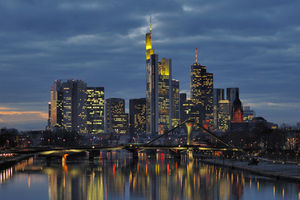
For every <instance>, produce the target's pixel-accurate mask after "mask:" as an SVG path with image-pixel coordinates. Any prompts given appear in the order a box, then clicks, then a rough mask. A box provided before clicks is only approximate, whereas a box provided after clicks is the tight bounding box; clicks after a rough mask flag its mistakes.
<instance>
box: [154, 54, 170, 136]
mask: <svg viewBox="0 0 300 200" xmlns="http://www.w3.org/2000/svg"><path fill="white" fill-rule="evenodd" d="M171 66H172V65H171V59H166V58H162V59H161V61H160V62H159V63H158V88H157V90H155V92H158V133H159V134H163V133H164V131H165V130H168V129H170V128H171V126H172V118H171V114H172V112H171V95H172V90H171V87H172V77H171V74H172V67H171Z"/></svg>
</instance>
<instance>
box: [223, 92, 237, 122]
mask: <svg viewBox="0 0 300 200" xmlns="http://www.w3.org/2000/svg"><path fill="white" fill-rule="evenodd" d="M236 95H239V88H227V89H226V97H227V100H229V108H230V115H231V116H232V104H233V102H234V100H235V98H236Z"/></svg>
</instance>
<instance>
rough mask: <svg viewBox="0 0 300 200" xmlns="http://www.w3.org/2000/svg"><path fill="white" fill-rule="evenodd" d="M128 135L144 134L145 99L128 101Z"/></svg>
mask: <svg viewBox="0 0 300 200" xmlns="http://www.w3.org/2000/svg"><path fill="white" fill-rule="evenodd" d="M129 126H130V129H129V130H130V134H138V133H145V132H146V98H140V99H130V100H129Z"/></svg>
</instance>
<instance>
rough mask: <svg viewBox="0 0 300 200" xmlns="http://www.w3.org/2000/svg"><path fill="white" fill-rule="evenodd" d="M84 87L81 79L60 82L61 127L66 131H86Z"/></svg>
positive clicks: (85, 86)
mask: <svg viewBox="0 0 300 200" xmlns="http://www.w3.org/2000/svg"><path fill="white" fill-rule="evenodd" d="M86 88H87V85H86V83H85V82H83V81H81V80H68V81H67V82H64V83H62V89H63V127H64V128H65V129H66V130H67V131H74V132H77V133H87V112H86V99H87V95H86Z"/></svg>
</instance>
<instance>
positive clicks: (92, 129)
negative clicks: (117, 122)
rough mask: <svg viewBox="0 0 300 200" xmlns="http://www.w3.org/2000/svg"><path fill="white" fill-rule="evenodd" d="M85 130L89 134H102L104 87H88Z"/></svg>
mask: <svg viewBox="0 0 300 200" xmlns="http://www.w3.org/2000/svg"><path fill="white" fill-rule="evenodd" d="M86 93H87V100H86V106H87V129H88V132H89V133H92V134H95V133H104V87H88V88H87V90H86Z"/></svg>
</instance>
